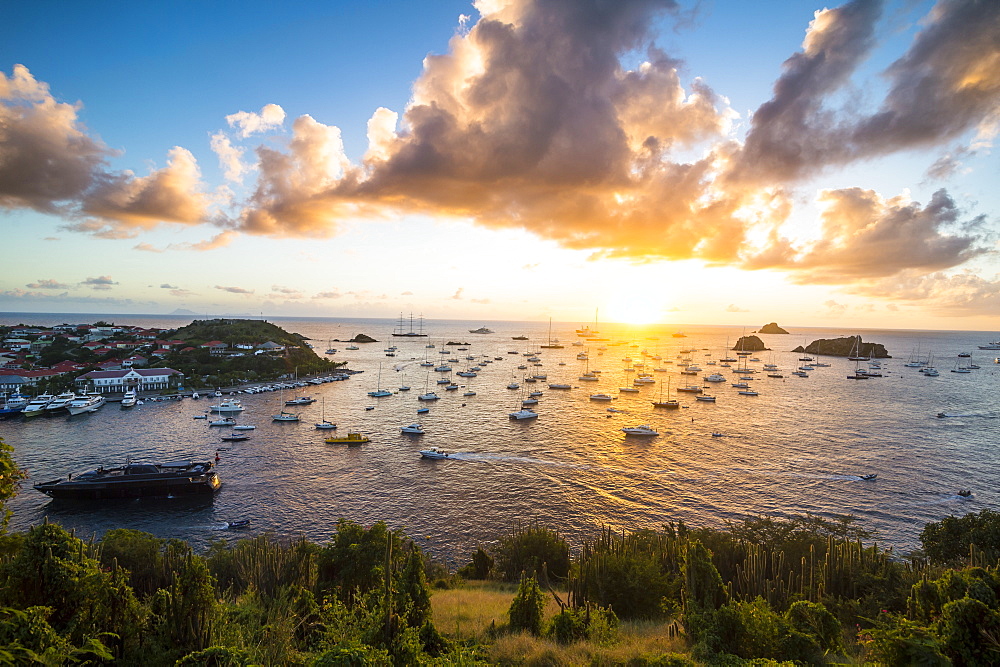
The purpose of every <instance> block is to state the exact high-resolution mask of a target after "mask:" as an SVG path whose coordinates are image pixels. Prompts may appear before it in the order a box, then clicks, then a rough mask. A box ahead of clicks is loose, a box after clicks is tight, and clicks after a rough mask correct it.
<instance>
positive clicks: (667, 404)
mask: <svg viewBox="0 0 1000 667" xmlns="http://www.w3.org/2000/svg"><path fill="white" fill-rule="evenodd" d="M653 407H654V408H667V409H672V410H673V409H677V408H679V407H681V404H680V402H679V401H677V400H671V399H670V378H669V377H668V378H667V400H665V401H664V400H663V381H662V380H661V381H660V397H659V398H658V399H657V400H655V401H653Z"/></svg>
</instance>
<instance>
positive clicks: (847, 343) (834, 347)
mask: <svg viewBox="0 0 1000 667" xmlns="http://www.w3.org/2000/svg"><path fill="white" fill-rule="evenodd" d="M792 352H805V353H806V354H823V355H826V356H828V357H851V356H858V357H870V358H872V359H891V358H892V357H891V356H889V353H888V352H886V350H885V346H883V345H881V344H879V343H865V342H862V341H861V336H848V337H847V338H820V339H818V340H814V341H813V342H811V343H809V344H808V345H807V346H806V347H805V349H803V348H802V346H801V345H799V346H798V347H797V348H795V349H794V350H792Z"/></svg>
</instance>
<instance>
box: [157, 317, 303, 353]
mask: <svg viewBox="0 0 1000 667" xmlns="http://www.w3.org/2000/svg"><path fill="white" fill-rule="evenodd" d="M173 336H174V338H176V339H178V340H183V341H184V342H186V343H189V344H191V345H200V344H202V343H207V342H209V341H213V340H220V341H222V342H223V343H227V344H229V345H235V344H237V343H253V344H260V343H266V342H268V341H271V342H274V343H278V344H280V345H286V346H293V347H300V348H304V349H309V348H307V347H306V346H305V345H304V343H303V338H302V336H300V335H299V334H294V333H289V332H287V331H285V330H284V329H282V328H281V327H279V326H277V325H274V324H271V323H270V322H265V321H263V320H235V319H217V320H195V321H193V322H191V324H189V325H187V326H186V327H181V328H180V329H178V330H177V331H176V332H174V334H173Z"/></svg>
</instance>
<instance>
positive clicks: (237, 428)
mask: <svg viewBox="0 0 1000 667" xmlns="http://www.w3.org/2000/svg"><path fill="white" fill-rule="evenodd" d="M255 428H257V427H256V426H254V425H253V424H236V425H235V426H233V430H234V431H252V430H254V429H255Z"/></svg>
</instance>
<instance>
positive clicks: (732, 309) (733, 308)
mask: <svg viewBox="0 0 1000 667" xmlns="http://www.w3.org/2000/svg"><path fill="white" fill-rule="evenodd" d="M726 312H727V313H749V312H750V311H749V310H747V309H746V308H740V307H739V306H737V305H736V304H735V303H731V304H729V305H728V306H726Z"/></svg>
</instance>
